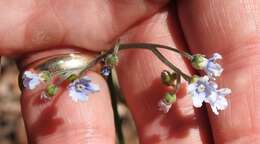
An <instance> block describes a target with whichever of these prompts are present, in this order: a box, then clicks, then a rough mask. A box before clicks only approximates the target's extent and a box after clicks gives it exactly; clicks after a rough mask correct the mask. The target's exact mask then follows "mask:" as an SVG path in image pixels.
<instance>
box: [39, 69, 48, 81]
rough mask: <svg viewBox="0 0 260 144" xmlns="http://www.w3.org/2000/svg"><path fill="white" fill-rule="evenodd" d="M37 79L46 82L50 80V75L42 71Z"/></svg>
mask: <svg viewBox="0 0 260 144" xmlns="http://www.w3.org/2000/svg"><path fill="white" fill-rule="evenodd" d="M39 77H40V79H41V80H42V81H45V82H48V81H50V80H51V73H50V72H49V71H42V72H41V73H40V74H39Z"/></svg>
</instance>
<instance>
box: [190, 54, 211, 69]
mask: <svg viewBox="0 0 260 144" xmlns="http://www.w3.org/2000/svg"><path fill="white" fill-rule="evenodd" d="M207 61H208V60H207V59H206V58H205V56H204V55H201V54H196V55H194V56H193V58H192V60H191V64H192V66H193V68H195V69H197V70H202V69H203V68H204V67H205V66H206V64H207Z"/></svg>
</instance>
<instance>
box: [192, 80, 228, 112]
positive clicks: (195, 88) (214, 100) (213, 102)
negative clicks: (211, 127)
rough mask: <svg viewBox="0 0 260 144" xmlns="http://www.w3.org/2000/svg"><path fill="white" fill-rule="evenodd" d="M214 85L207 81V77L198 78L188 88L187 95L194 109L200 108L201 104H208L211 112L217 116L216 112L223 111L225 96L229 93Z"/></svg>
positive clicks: (225, 101)
mask: <svg viewBox="0 0 260 144" xmlns="http://www.w3.org/2000/svg"><path fill="white" fill-rule="evenodd" d="M217 88H218V86H217V84H216V83H214V82H212V81H209V77H208V76H204V77H200V78H197V79H196V80H195V82H192V83H190V84H189V86H188V94H189V95H190V96H192V101H193V105H194V107H197V108H198V107H201V106H202V103H203V102H206V103H209V104H210V106H211V109H212V111H213V112H214V113H215V114H216V115H218V114H219V112H218V110H224V109H225V108H226V107H227V106H228V103H227V100H226V98H225V96H227V95H229V94H230V93H231V90H230V89H228V88H223V89H217Z"/></svg>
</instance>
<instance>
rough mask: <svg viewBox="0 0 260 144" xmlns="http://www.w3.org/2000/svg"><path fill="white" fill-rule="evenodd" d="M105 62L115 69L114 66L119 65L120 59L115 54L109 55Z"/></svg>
mask: <svg viewBox="0 0 260 144" xmlns="http://www.w3.org/2000/svg"><path fill="white" fill-rule="evenodd" d="M105 62H106V64H107V65H109V66H111V67H113V66H115V65H117V64H118V62H119V57H118V56H117V55H115V54H109V55H108V56H107V57H106V59H105Z"/></svg>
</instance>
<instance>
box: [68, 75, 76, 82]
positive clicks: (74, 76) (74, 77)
mask: <svg viewBox="0 0 260 144" xmlns="http://www.w3.org/2000/svg"><path fill="white" fill-rule="evenodd" d="M76 79H78V76H77V75H76V74H71V75H70V76H69V77H68V78H67V80H69V81H71V82H73V81H75V80H76Z"/></svg>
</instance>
